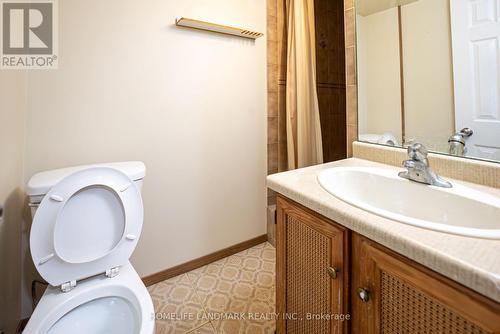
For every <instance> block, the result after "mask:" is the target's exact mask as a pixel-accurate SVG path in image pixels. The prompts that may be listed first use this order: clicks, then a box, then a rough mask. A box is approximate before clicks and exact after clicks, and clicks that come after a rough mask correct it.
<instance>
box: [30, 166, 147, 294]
mask: <svg viewBox="0 0 500 334" xmlns="http://www.w3.org/2000/svg"><path fill="white" fill-rule="evenodd" d="M142 223H143V204H142V198H141V194H140V191H139V189H137V187H136V185H135V184H134V182H133V181H132V180H131V179H130V178H129V177H128V176H127V175H126V174H124V173H123V172H121V171H119V170H116V169H113V168H108V167H95V168H89V169H85V170H81V171H77V172H75V173H73V174H71V175H69V176H67V177H65V178H64V179H62V180H61V181H60V182H59V183H57V184H56V185H55V186H54V187H52V189H51V190H50V191H49V192H48V193H47V194H46V195H45V197H44V198H43V200H42V202H41V203H40V206H39V208H38V210H37V212H36V215H35V217H34V220H33V224H32V228H31V233H30V249H31V255H32V258H33V262H34V264H35V266H36V269H37V270H38V272H39V273H40V275H41V276H42V277H43V278H44V279H45V280H46V281H47V282H48V283H50V285H52V286H63V287H66V288H68V287H73V286H74V285H75V284H76V281H78V280H81V279H84V278H88V277H91V276H94V275H97V274H100V273H105V272H106V273H107V275H108V276H113V275H114V274H115V273H116V269H115V268H117V267H119V266H121V265H123V264H126V263H127V262H128V259H129V258H130V255H131V254H132V252H133V251H134V249H135V247H136V245H137V242H138V240H139V236H140V233H141V229H142ZM63 290H64V288H63Z"/></svg>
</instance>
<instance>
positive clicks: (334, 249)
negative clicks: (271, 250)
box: [276, 197, 349, 334]
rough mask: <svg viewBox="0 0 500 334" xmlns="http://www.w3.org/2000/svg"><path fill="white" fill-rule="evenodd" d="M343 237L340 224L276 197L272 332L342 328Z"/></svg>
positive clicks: (305, 333)
mask: <svg viewBox="0 0 500 334" xmlns="http://www.w3.org/2000/svg"><path fill="white" fill-rule="evenodd" d="M348 237H349V231H348V230H346V229H345V228H343V227H341V226H340V225H337V224H335V223H334V222H332V221H330V220H328V219H326V218H324V217H322V216H320V215H318V214H317V213H315V212H313V211H310V210H309V209H306V208H304V207H302V206H301V205H299V204H297V203H294V202H292V201H290V200H288V199H285V198H283V197H278V199H277V228H276V250H277V259H276V261H277V263H276V299H277V300H276V307H277V313H278V314H279V316H278V320H277V333H279V334H285V333H286V334H330V333H347V330H348V328H347V327H348V325H347V324H348V321H347V320H346V319H345V314H346V313H347V307H348V297H347V293H348V271H349V265H348V263H349V262H348V259H347V255H348V254H347V250H348Z"/></svg>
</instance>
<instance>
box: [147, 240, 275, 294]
mask: <svg viewBox="0 0 500 334" xmlns="http://www.w3.org/2000/svg"><path fill="white" fill-rule="evenodd" d="M266 241H267V234H264V235H261V236H258V237H256V238H253V239H250V240H247V241H243V242H240V243H239V244H236V245H233V246H230V247H227V248H224V249H221V250H219V251H216V252H214V253H211V254H208V255H205V256H202V257H199V258H197V259H194V260H191V261H188V262H186V263H183V264H180V265H178V266H175V267H172V268H169V269H166V270H163V271H160V272H158V273H155V274H152V275H149V276H146V277H143V278H142V281H143V282H144V284H145V285H146V286H150V285H153V284H156V283H159V282H161V281H164V280H166V279H169V278H172V277H175V276H178V275H181V274H184V273H187V272H189V271H191V270H194V269H196V268H200V267H203V266H205V265H207V264H209V263H212V262H215V261H217V260H220V259H223V258H225V257H228V256H230V255H233V254H236V253H238V252H241V251H244V250H245V249H248V248H251V247H253V246H257V245H258V244H261V243H263V242H266Z"/></svg>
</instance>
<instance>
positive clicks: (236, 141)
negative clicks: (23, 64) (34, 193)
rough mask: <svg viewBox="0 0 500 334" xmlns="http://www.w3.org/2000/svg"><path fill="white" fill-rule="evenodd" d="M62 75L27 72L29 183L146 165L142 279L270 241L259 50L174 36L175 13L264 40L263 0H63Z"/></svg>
mask: <svg viewBox="0 0 500 334" xmlns="http://www.w3.org/2000/svg"><path fill="white" fill-rule="evenodd" d="M59 10H60V16H59V17H60V20H59V22H60V28H59V29H60V34H59V35H60V43H59V45H60V57H59V59H60V60H59V69H58V70H54V71H31V72H30V74H29V83H28V91H29V102H28V111H27V138H26V172H25V175H26V180H27V179H28V178H29V177H30V176H31V175H33V174H34V173H36V172H38V171H42V170H46V169H52V168H58V167H64V166H70V165H78V164H88V163H95V162H107V161H125V160H142V161H144V162H145V163H146V166H147V168H148V169H147V176H146V179H145V185H144V192H143V195H144V203H145V224H144V228H143V232H142V236H141V240H140V241H139V245H138V248H137V249H136V251H135V253H134V255H133V257H132V262H133V264H134V266H135V268H136V269H137V271H138V272H139V274H140V275H142V276H145V275H149V274H152V273H155V272H158V271H161V270H164V269H167V268H170V267H172V266H175V265H178V264H180V263H184V262H186V261H189V260H192V259H194V258H197V257H200V256H203V255H206V254H208V253H211V252H214V251H216V250H219V249H222V248H225V247H228V246H230V245H233V244H236V243H239V242H242V241H244V240H248V239H251V238H254V237H256V236H259V235H262V234H265V233H266V223H265V205H266V188H265V176H266V58H265V57H266V56H265V55H266V49H265V48H266V41H265V38H261V39H258V40H257V41H255V42H253V41H250V40H245V39H241V38H238V37H231V36H226V35H218V34H213V33H207V32H202V31H196V30H188V29H186V28H178V27H175V26H174V25H173V24H174V21H175V17H177V16H186V17H192V18H197V19H202V20H207V21H214V22H217V23H222V24H226V25H235V26H241V27H245V28H248V29H251V30H256V31H261V32H265V31H266V1H265V0H237V1H236V0H211V1H206V0H183V1H176V0H168V1H167V0H147V1H131V0H128V1H123V0H106V1H102V0H85V1H83V0H64V1H60V2H59Z"/></svg>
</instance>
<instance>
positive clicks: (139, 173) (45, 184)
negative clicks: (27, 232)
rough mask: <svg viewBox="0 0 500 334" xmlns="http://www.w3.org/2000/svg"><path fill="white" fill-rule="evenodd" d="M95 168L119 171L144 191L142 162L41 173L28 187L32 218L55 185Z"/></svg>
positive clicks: (69, 168) (85, 166)
mask: <svg viewBox="0 0 500 334" xmlns="http://www.w3.org/2000/svg"><path fill="white" fill-rule="evenodd" d="M93 167H109V168H114V169H117V170H119V171H121V172H123V173H125V174H126V175H127V176H128V177H130V179H131V180H132V181H134V183H135V184H136V186H137V187H138V188H139V191H141V190H142V182H143V179H144V176H145V175H146V166H145V165H144V163H143V162H141V161H127V162H113V163H104V164H93V165H82V166H75V167H68V168H61V169H54V170H49V171H45V172H40V173H37V174H35V175H33V176H32V177H31V179H30V180H29V181H28V185H27V186H26V193H27V195H28V199H29V202H28V205H29V206H30V207H31V216H32V217H34V216H35V212H36V209H37V208H38V205H39V204H40V202H41V201H42V199H43V197H44V196H45V194H47V193H48V192H49V190H50V189H51V188H52V187H53V186H54V185H56V184H57V183H59V181H61V180H62V179H64V178H65V177H66V176H68V175H70V174H73V173H75V172H78V171H81V170H84V169H88V168H93Z"/></svg>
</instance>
